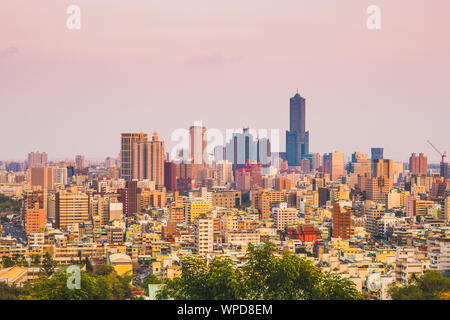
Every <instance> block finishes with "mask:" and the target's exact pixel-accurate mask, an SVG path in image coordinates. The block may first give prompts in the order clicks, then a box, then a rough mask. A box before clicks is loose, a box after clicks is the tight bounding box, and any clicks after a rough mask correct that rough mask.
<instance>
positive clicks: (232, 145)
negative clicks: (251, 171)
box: [225, 128, 267, 176]
mask: <svg viewBox="0 0 450 320" xmlns="http://www.w3.org/2000/svg"><path fill="white" fill-rule="evenodd" d="M251 131H252V130H251V129H250V128H243V129H242V130H241V131H240V132H235V133H233V135H232V136H231V139H230V141H229V142H228V143H227V144H226V146H225V148H226V151H225V154H226V159H227V161H229V162H231V163H232V164H233V172H234V174H235V176H236V172H237V170H238V169H244V168H245V166H246V164H247V163H248V162H256V161H257V160H258V155H257V152H258V141H257V139H255V138H254V137H253V135H252V132H251ZM261 146H262V144H261ZM266 148H267V145H266ZM261 150H262V151H263V148H261Z"/></svg>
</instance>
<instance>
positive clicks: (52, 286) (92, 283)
mask: <svg viewBox="0 0 450 320" xmlns="http://www.w3.org/2000/svg"><path fill="white" fill-rule="evenodd" d="M106 270H109V272H105V271H106ZM80 276H81V279H80V280H81V281H80V289H70V288H69V286H68V285H67V283H68V279H69V277H70V274H68V273H67V272H66V271H65V270H60V271H59V272H56V273H54V274H53V276H52V277H50V278H49V277H47V276H46V275H45V274H41V276H40V277H39V278H38V279H36V280H32V281H28V282H26V283H25V284H24V286H23V287H17V286H15V285H7V284H6V283H2V282H0V300H124V299H130V298H131V286H130V282H131V278H132V276H131V275H124V276H119V275H118V274H117V273H116V271H115V270H114V269H113V268H112V267H111V266H106V268H102V269H101V272H99V273H93V274H89V273H86V272H83V271H82V272H81V273H80Z"/></svg>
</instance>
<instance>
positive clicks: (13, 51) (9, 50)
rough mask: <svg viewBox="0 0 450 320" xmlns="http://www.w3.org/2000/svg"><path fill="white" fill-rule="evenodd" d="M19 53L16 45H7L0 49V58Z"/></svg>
mask: <svg viewBox="0 0 450 320" xmlns="http://www.w3.org/2000/svg"><path fill="white" fill-rule="evenodd" d="M18 53H19V49H17V48H16V47H9V48H6V49H4V50H2V51H0V59H6V58H9V57H10V56H13V55H16V54H18Z"/></svg>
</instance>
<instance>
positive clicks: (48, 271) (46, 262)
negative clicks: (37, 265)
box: [41, 252, 58, 278]
mask: <svg viewBox="0 0 450 320" xmlns="http://www.w3.org/2000/svg"><path fill="white" fill-rule="evenodd" d="M57 265H58V263H57V262H56V261H55V260H53V259H52V257H51V256H50V253H48V252H46V253H45V255H44V258H43V259H42V264H41V273H42V274H43V275H44V276H46V277H48V278H49V277H51V276H52V275H53V274H54V273H55V269H56V266H57Z"/></svg>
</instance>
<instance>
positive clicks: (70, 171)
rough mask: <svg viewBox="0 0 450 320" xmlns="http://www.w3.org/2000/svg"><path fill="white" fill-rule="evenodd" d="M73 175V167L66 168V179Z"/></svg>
mask: <svg viewBox="0 0 450 320" xmlns="http://www.w3.org/2000/svg"><path fill="white" fill-rule="evenodd" d="M74 175H75V167H72V166H68V167H67V178H72V177H73V176H74Z"/></svg>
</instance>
